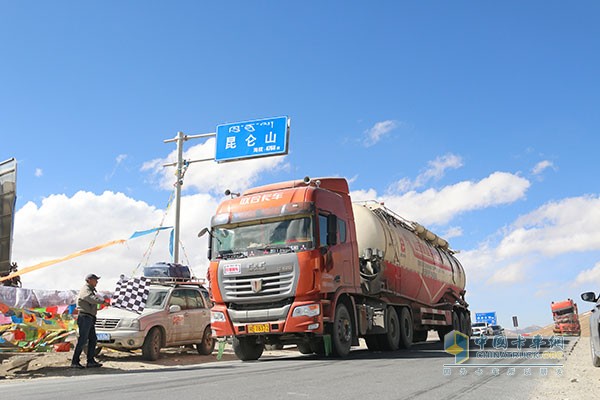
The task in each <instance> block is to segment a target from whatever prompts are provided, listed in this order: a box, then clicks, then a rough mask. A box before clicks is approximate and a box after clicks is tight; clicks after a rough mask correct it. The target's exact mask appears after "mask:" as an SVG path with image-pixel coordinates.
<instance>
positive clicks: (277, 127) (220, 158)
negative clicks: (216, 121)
mask: <svg viewBox="0 0 600 400" xmlns="http://www.w3.org/2000/svg"><path fill="white" fill-rule="evenodd" d="M289 128H290V119H289V118H288V117H287V116H284V117H274V118H264V119H256V120H251V121H243V122H234V123H230V124H221V125H217V132H216V139H217V145H216V152H215V161H217V162H225V161H236V160H244V159H248V158H257V157H267V156H277V155H283V154H287V153H288V141H289V134H290V131H289Z"/></svg>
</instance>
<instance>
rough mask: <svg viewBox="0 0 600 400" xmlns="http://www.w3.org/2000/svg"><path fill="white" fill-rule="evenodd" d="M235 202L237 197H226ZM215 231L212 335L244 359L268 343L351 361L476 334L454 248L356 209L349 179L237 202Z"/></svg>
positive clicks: (393, 218) (304, 184) (270, 191)
mask: <svg viewBox="0 0 600 400" xmlns="http://www.w3.org/2000/svg"><path fill="white" fill-rule="evenodd" d="M227 194H231V192H227ZM204 232H208V233H209V235H210V237H211V239H210V241H209V258H210V266H209V270H208V279H209V281H210V288H211V296H212V299H213V301H214V306H213V308H212V310H211V326H212V330H213V336H214V337H217V338H219V339H221V340H222V339H223V338H226V337H232V340H233V348H234V351H235V354H236V355H237V356H238V358H240V359H241V360H256V359H258V358H259V357H260V356H261V355H262V352H263V348H264V345H265V344H270V345H282V344H283V345H285V344H295V345H297V347H298V350H299V351H300V352H301V353H304V354H309V353H318V354H321V353H322V354H329V353H333V354H334V355H337V356H342V357H343V356H346V355H347V354H348V353H349V352H350V349H351V347H352V346H357V345H359V338H364V339H365V341H366V344H367V346H368V348H369V349H371V350H390V351H394V350H397V349H399V348H408V347H409V346H410V345H411V344H412V343H413V342H417V341H422V340H425V339H426V338H427V333H428V331H429V330H436V331H437V332H438V334H439V335H440V336H441V337H443V335H445V334H446V333H448V332H450V331H451V330H453V329H455V330H459V331H461V332H463V333H465V334H467V335H469V334H470V327H471V323H470V313H469V310H468V304H467V303H466V301H465V299H464V295H465V273H464V270H463V268H462V266H461V265H460V263H459V262H458V260H457V259H456V258H455V257H454V254H453V252H452V251H451V250H450V249H449V247H448V243H447V242H446V241H445V240H443V239H441V238H439V237H437V236H436V235H435V234H433V233H432V232H430V231H428V230H427V229H425V228H424V227H422V226H421V225H419V224H417V223H414V222H410V221H407V220H404V219H403V218H401V217H399V216H398V215H396V214H394V213H393V212H391V211H390V210H388V209H386V208H385V207H384V206H383V205H382V204H379V203H376V202H370V203H357V204H352V202H351V199H350V196H349V189H348V183H347V181H346V180H345V179H343V178H321V179H309V178H305V179H304V180H297V181H289V182H283V183H277V184H272V185H267V186H262V187H258V188H254V189H250V190H247V191H246V192H244V193H243V194H242V195H241V196H240V195H237V196H236V195H232V196H231V198H230V199H226V200H225V201H223V202H222V203H221V204H220V205H219V206H218V208H217V211H216V214H215V215H214V216H213V218H212V221H211V228H210V230H209V229H204V230H203V231H202V233H204Z"/></svg>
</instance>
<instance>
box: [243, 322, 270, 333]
mask: <svg viewBox="0 0 600 400" xmlns="http://www.w3.org/2000/svg"><path fill="white" fill-rule="evenodd" d="M267 332H269V324H248V333H267Z"/></svg>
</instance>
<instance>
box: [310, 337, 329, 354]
mask: <svg viewBox="0 0 600 400" xmlns="http://www.w3.org/2000/svg"><path fill="white" fill-rule="evenodd" d="M310 349H311V350H312V352H313V353H315V354H316V355H318V356H319V357H323V356H324V355H325V343H324V342H323V338H314V339H312V340H311V341H310Z"/></svg>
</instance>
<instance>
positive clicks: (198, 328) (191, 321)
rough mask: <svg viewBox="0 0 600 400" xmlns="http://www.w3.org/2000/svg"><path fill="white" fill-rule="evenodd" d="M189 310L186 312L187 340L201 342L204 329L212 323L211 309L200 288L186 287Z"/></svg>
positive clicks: (185, 329)
mask: <svg viewBox="0 0 600 400" xmlns="http://www.w3.org/2000/svg"><path fill="white" fill-rule="evenodd" d="M185 297H186V301H187V310H186V313H185V328H184V331H185V334H184V335H185V340H186V341H189V342H190V343H200V342H201V341H202V337H203V335H204V329H205V328H206V326H207V325H208V324H209V323H210V309H209V308H208V307H207V305H206V303H205V301H204V297H203V296H202V293H200V290H199V289H195V288H190V289H185Z"/></svg>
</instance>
